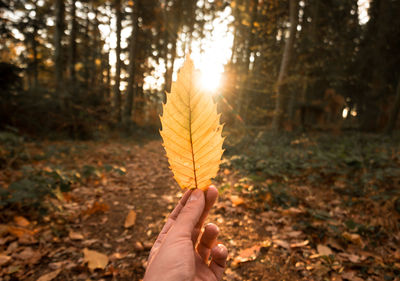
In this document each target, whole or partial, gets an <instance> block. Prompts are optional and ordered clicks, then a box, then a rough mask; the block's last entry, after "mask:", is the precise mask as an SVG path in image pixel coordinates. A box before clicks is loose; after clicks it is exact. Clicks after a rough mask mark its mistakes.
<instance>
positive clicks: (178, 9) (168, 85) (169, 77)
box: [165, 0, 183, 92]
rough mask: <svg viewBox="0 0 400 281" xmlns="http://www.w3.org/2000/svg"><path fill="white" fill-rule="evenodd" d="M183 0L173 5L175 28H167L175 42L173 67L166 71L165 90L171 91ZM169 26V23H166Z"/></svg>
mask: <svg viewBox="0 0 400 281" xmlns="http://www.w3.org/2000/svg"><path fill="white" fill-rule="evenodd" d="M182 2H183V0H177V4H176V7H173V9H174V10H173V12H172V15H175V16H176V20H175V21H174V24H173V30H172V31H171V32H170V31H169V30H167V32H170V34H169V36H168V37H169V38H171V37H173V42H171V43H172V50H171V67H168V68H167V71H166V73H165V91H166V92H169V91H171V83H172V74H173V72H174V62H175V58H176V46H177V43H178V33H179V29H180V26H181V20H182V11H181V10H182V4H183V3H182ZM166 24H167V26H168V23H166Z"/></svg>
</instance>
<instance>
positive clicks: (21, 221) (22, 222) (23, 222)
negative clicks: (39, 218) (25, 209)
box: [14, 216, 31, 227]
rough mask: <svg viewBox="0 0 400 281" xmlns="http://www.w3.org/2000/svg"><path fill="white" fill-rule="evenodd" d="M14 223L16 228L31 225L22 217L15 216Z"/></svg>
mask: <svg viewBox="0 0 400 281" xmlns="http://www.w3.org/2000/svg"><path fill="white" fill-rule="evenodd" d="M14 222H15V223H16V224H17V225H18V226H22V227H27V226H28V225H30V224H31V223H30V222H29V221H28V220H27V219H26V218H24V217H22V216H15V217H14Z"/></svg>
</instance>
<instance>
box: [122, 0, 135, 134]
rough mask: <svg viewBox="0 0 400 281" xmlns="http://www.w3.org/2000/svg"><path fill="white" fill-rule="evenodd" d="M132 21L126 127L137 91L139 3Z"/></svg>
mask: <svg viewBox="0 0 400 281" xmlns="http://www.w3.org/2000/svg"><path fill="white" fill-rule="evenodd" d="M131 21H132V32H131V38H130V46H129V69H128V72H129V78H128V90H127V93H126V103H125V110H124V116H123V121H124V124H125V126H129V123H130V120H131V116H132V105H133V99H134V93H135V90H136V86H135V70H136V67H135V62H136V61H135V60H136V42H137V37H138V31H139V27H138V1H137V0H136V1H134V2H133V7H132V12H131Z"/></svg>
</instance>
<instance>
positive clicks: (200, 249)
mask: <svg viewBox="0 0 400 281" xmlns="http://www.w3.org/2000/svg"><path fill="white" fill-rule="evenodd" d="M217 196H218V191H217V189H216V188H215V187H212V186H211V187H209V188H208V190H207V191H206V192H203V191H202V190H199V189H196V190H194V191H192V190H189V191H187V192H186V193H185V194H184V195H183V197H182V199H181V200H180V202H179V204H178V205H177V206H176V207H175V209H174V210H173V211H172V213H171V214H170V215H169V217H168V220H167V222H166V224H165V225H164V227H163V229H162V230H161V232H160V234H159V235H158V237H157V240H156V242H155V243H154V245H153V248H152V249H151V251H150V256H149V260H148V264H147V269H146V273H145V276H144V281H153V280H155V281H159V280H163V281H170V280H171V281H187V280H205V281H218V280H220V279H221V278H222V275H223V273H224V269H225V263H226V259H227V257H228V250H227V249H226V247H225V246H224V245H222V244H219V245H215V244H216V240H217V236H218V233H219V230H218V227H217V226H216V225H214V224H208V225H206V226H205V228H204V232H203V234H202V235H201V238H200V242H199V243H198V245H197V240H198V237H199V236H200V232H201V228H202V226H203V224H204V221H205V219H206V218H207V215H208V212H209V211H210V209H211V207H212V206H213V204H214V203H215V200H216V199H217ZM196 245H197V247H196ZM210 256H211V261H210V262H209V263H208V260H209V257H210Z"/></svg>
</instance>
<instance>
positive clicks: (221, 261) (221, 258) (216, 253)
mask: <svg viewBox="0 0 400 281" xmlns="http://www.w3.org/2000/svg"><path fill="white" fill-rule="evenodd" d="M211 255H212V257H213V260H214V261H215V262H216V263H217V264H218V265H219V266H222V267H223V266H225V262H226V259H227V258H228V249H227V248H226V247H225V245H223V244H218V245H216V246H214V247H213V248H212V249H211Z"/></svg>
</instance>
